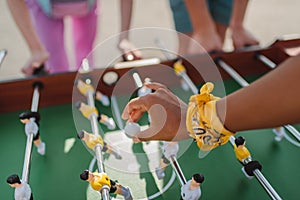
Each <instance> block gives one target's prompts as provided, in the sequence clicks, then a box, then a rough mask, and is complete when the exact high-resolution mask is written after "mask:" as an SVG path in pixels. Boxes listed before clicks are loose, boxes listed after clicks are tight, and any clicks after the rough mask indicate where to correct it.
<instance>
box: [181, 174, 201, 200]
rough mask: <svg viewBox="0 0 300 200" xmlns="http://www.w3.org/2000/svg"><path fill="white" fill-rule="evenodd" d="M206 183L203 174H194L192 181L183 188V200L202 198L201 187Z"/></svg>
mask: <svg viewBox="0 0 300 200" xmlns="http://www.w3.org/2000/svg"><path fill="white" fill-rule="evenodd" d="M203 181H204V176H203V175H202V174H194V175H193V177H192V179H191V180H189V181H188V182H187V183H186V184H184V185H183V186H181V199H182V200H198V199H199V198H200V197H201V189H200V186H201V184H202V183H203Z"/></svg>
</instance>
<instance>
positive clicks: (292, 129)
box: [284, 124, 300, 141]
mask: <svg viewBox="0 0 300 200" xmlns="http://www.w3.org/2000/svg"><path fill="white" fill-rule="evenodd" d="M284 128H286V129H287V130H288V131H289V132H290V133H291V134H292V135H293V136H294V137H295V138H297V140H298V141H300V133H299V131H298V130H297V129H296V128H295V127H293V126H292V125H289V124H287V125H284Z"/></svg>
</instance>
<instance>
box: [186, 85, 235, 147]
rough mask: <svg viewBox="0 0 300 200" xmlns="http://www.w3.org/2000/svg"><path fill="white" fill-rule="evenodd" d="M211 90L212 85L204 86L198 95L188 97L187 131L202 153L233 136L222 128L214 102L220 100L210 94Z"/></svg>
mask: <svg viewBox="0 0 300 200" xmlns="http://www.w3.org/2000/svg"><path fill="white" fill-rule="evenodd" d="M213 89H214V85H213V83H210V82H208V83H206V84H204V85H203V86H202V87H201V89H200V94H197V95H193V96H191V97H190V102H189V105H188V111H187V118H186V126H187V129H188V131H189V133H190V136H191V137H193V138H194V139H196V142H197V145H198V147H199V148H200V149H201V150H203V151H210V150H212V149H214V148H216V147H218V146H220V145H223V144H225V143H227V142H228V140H229V137H230V136H231V135H234V133H233V132H231V131H228V130H227V129H226V128H225V127H224V126H223V124H222V123H221V121H220V119H219V117H218V115H217V112H216V102H217V101H218V100H219V99H220V98H219V97H216V96H214V95H212V94H210V93H211V92H212V91H213Z"/></svg>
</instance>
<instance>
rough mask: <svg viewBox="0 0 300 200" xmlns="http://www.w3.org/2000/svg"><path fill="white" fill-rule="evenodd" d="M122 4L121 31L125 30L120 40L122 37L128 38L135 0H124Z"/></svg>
mask: <svg viewBox="0 0 300 200" xmlns="http://www.w3.org/2000/svg"><path fill="white" fill-rule="evenodd" d="M120 4H121V32H124V31H125V33H124V34H122V35H121V36H120V41H121V40H122V39H128V31H129V29H130V23H131V15H132V6H133V0H122V1H121V2H120Z"/></svg>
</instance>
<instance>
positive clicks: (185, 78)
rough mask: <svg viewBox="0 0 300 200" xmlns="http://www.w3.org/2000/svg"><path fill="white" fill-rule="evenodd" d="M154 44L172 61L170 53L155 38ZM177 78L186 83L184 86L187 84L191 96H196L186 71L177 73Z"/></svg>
mask: <svg viewBox="0 0 300 200" xmlns="http://www.w3.org/2000/svg"><path fill="white" fill-rule="evenodd" d="M155 43H156V45H157V46H158V47H159V48H161V49H162V50H163V51H162V52H163V54H164V55H165V57H166V58H167V59H168V60H172V59H173V57H172V56H171V53H170V52H169V51H168V49H167V48H166V46H165V44H164V43H163V42H162V41H161V40H160V39H159V38H157V39H156V40H155ZM179 76H180V77H181V78H182V79H183V80H184V81H185V82H186V84H188V86H189V88H190V89H191V90H192V92H193V94H198V89H197V87H196V86H195V84H194V83H193V81H192V80H191V79H190V77H189V76H188V75H187V73H186V71H183V72H181V73H179Z"/></svg>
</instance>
